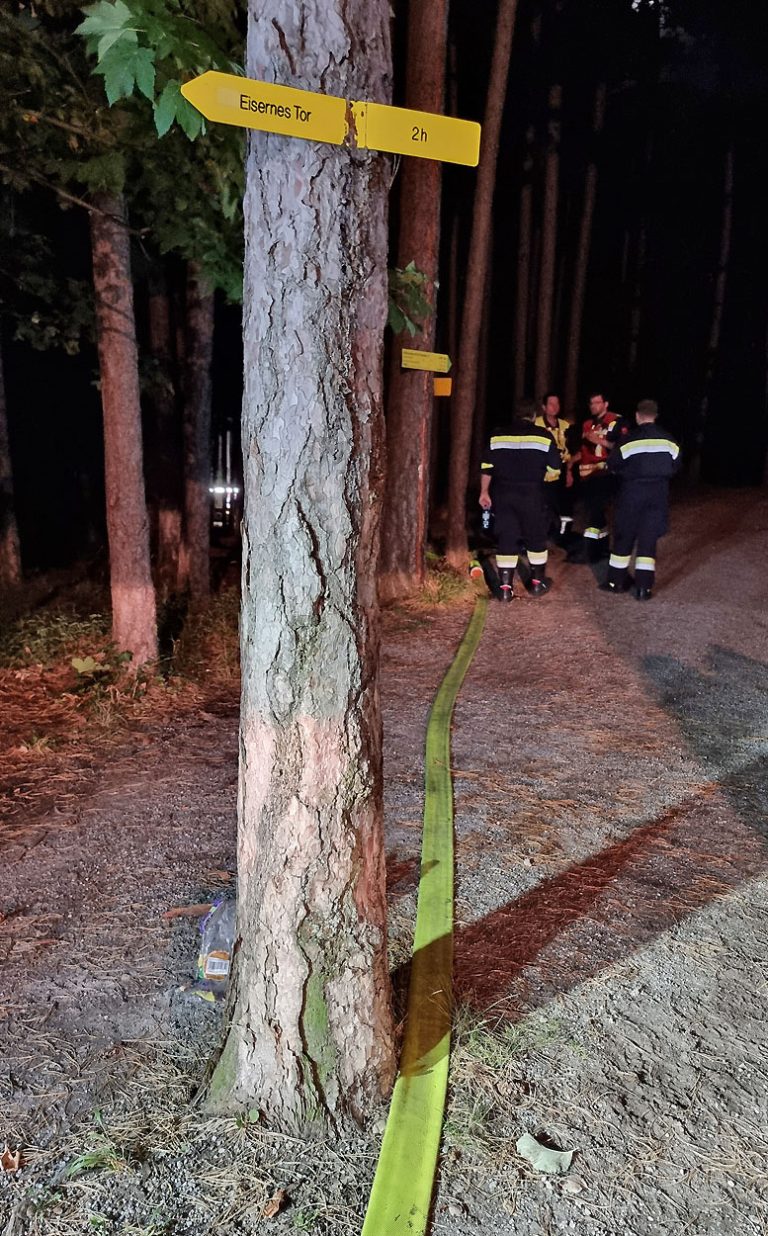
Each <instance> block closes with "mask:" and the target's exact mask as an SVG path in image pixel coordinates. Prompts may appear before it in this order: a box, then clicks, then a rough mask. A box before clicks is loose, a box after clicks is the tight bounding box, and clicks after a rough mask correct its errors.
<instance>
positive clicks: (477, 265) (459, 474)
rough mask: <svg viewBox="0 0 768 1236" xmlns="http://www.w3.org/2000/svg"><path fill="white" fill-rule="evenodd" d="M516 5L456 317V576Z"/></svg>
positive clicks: (452, 475) (492, 87)
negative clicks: (460, 310) (459, 314)
mask: <svg viewBox="0 0 768 1236" xmlns="http://www.w3.org/2000/svg"><path fill="white" fill-rule="evenodd" d="M516 9H517V0H499V7H498V11H497V18H496V30H495V33H494V44H493V58H492V60H491V73H490V78H489V82H488V97H487V100H486V105H485V117H484V120H483V136H482V144H481V147H480V163H479V166H478V169H477V184H476V186H475V201H474V209H473V212H472V232H471V236H470V242H469V259H468V262H467V279H466V285H465V288H464V312H463V314H462V317H461V340H460V342H459V356H458V372H457V375H456V384H455V393H454V396H453V399H452V404H453V406H452V409H451V412H452V415H451V461H450V469H449V477H448V537H447V544H446V558H447V560H448V563H449V565H450V566H452V567H453V568H454V569H455V570H457V571H461V570H464V569H465V568H466V565H467V528H466V506H467V484H468V481H469V454H470V444H471V440H472V418H473V412H474V405H475V388H476V384H477V357H478V349H479V345H480V323H481V319H482V314H483V293H484V290H485V280H486V274H487V269H486V266H487V256H488V232H489V229H490V224H491V211H492V208H493V191H494V185H495V181H496V161H497V157H498V151H499V135H500V132H501V117H502V112H503V110H504V100H505V98H506V93H507V77H508V74H509V61H510V56H511V53H512V35H513V33H514V28H515V12H516Z"/></svg>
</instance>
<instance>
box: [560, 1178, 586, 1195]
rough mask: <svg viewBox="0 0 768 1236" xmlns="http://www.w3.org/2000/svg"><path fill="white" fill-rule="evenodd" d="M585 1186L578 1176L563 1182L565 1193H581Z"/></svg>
mask: <svg viewBox="0 0 768 1236" xmlns="http://www.w3.org/2000/svg"><path fill="white" fill-rule="evenodd" d="M583 1189H584V1185H583V1184H582V1182H581V1181H580V1180H579V1178H578V1176H569V1177H568V1179H567V1180H564V1181H563V1193H581V1192H582V1191H583Z"/></svg>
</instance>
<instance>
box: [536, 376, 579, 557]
mask: <svg viewBox="0 0 768 1236" xmlns="http://www.w3.org/2000/svg"><path fill="white" fill-rule="evenodd" d="M536 424H537V425H539V426H540V427H541V428H542V429H548V430H549V432H550V433H551V434H552V437H553V438H554V439H555V443H556V444H557V449H558V450H559V452H560V458H561V460H562V464H563V468H562V472H561V473H560V475H559V476H551V477H550V476H549V475H548V476H547V477H546V478H545V481H544V498H545V500H546V503H547V506H548V508H549V531H550V533H552V534H553V535H554V537H555V539H558V538H559V539H562V538H563V537H564V536H565V535H566V533H567V532H569V531H570V527H571V524H572V523H573V488H572V486H573V473H572V471H571V468H570V464H571V453H570V451H569V449H568V431H569V430H570V428H571V426H570V423H569V422H568V421H567V420H566V419H565V417H563V416H561V415H560V396H559V395H556V394H555V392H554V391H549V392H548V393H547V394H546V395H543V396H542V399H541V408H540V411H539V415H538V416H537V417H536Z"/></svg>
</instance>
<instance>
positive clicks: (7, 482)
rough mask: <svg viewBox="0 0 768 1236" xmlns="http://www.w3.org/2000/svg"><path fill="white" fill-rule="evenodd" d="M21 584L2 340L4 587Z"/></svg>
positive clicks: (0, 541) (0, 578)
mask: <svg viewBox="0 0 768 1236" xmlns="http://www.w3.org/2000/svg"><path fill="white" fill-rule="evenodd" d="M20 582H21V552H20V550H19V534H18V530H17V528H16V508H15V506H14V500H13V469H12V467H11V444H10V441H9V438H8V417H7V413H6V406H5V376H4V372H3V343H2V338H1V337H0V587H4V588H12V587H15V586H16V585H17V584H19V583H20Z"/></svg>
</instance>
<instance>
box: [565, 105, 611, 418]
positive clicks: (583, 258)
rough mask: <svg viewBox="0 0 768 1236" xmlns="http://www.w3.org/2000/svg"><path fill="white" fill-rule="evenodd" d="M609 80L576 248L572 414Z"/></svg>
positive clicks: (595, 118) (569, 382)
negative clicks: (598, 152) (600, 146)
mask: <svg viewBox="0 0 768 1236" xmlns="http://www.w3.org/2000/svg"><path fill="white" fill-rule="evenodd" d="M605 98H606V86H605V82H601V83H600V84H599V86H598V87H597V89H596V91H595V106H594V111H593V113H592V140H593V149H592V158H591V159H590V161H589V163H588V165H587V171H586V175H585V177H584V200H583V203H582V207H581V224H580V227H579V240H578V245H577V249H576V268H575V270H574V272H573V287H572V289H571V315H570V322H569V324H568V346H567V350H566V357H565V382H564V385H563V407H564V409H565V411H566V413H568V414H569V415H570V413H572V412H573V411H574V409H575V407H576V398H577V387H578V381H579V355H580V353H581V323H582V319H583V316H584V294H585V292H586V287H587V271H588V269H589V251H590V248H591V245H592V220H593V218H594V214H595V201H596V199H597V144H598V141H599V140H600V134H601V133H602V131H603V123H604V121H605Z"/></svg>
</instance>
